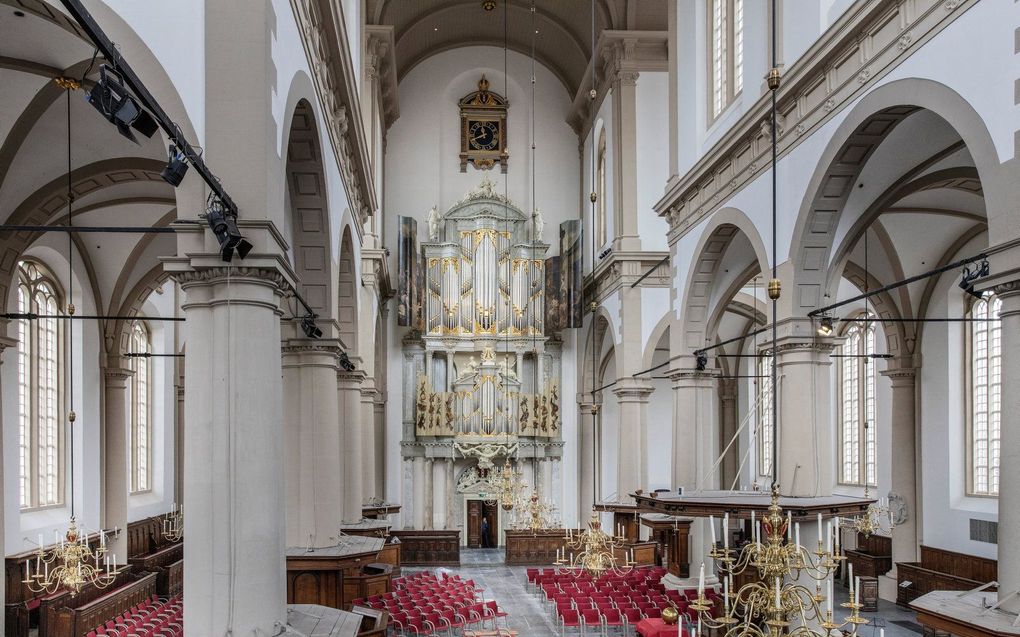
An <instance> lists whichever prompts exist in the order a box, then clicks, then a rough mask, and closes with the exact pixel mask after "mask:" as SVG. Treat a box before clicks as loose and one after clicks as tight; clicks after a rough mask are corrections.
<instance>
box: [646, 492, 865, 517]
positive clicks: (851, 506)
mask: <svg viewBox="0 0 1020 637" xmlns="http://www.w3.org/2000/svg"><path fill="white" fill-rule="evenodd" d="M631 497H633V498H634V500H635V501H637V503H638V506H639V507H640V508H641V509H642V510H643V511H654V512H657V513H665V514H667V515H680V516H687V517H694V518H707V517H708V516H710V515H714V516H716V517H722V516H723V515H724V514H726V513H729V514H730V517H731V518H749V517H751V511H755V513H756V514H757V515H759V516H760V515H761V514H762V513H764V512H765V511H767V510H768V508H769V505H770V504H771V503H772V496H771V494H769V493H766V492H764V491H762V492H755V491H699V492H697V493H692V494H690V495H682V496H680V495H666V494H661V495H657V496H656V497H652V495H651V494H647V493H642V494H640V495H632V496H631ZM873 502H875V500H874V498H869V499H865V498H855V497H851V496H844V495H830V496H823V497H817V498H795V497H788V496H782V497H780V498H779V506H781V507H782V508H783V511H784V512H785V511H789V512H790V514H791V515H792V516H793V519H794V520H796V521H801V520H808V521H811V520H814V519H815V518H816V516H817V515H818V514H819V513H821V514H822V517H824V518H831V517H834V516H837V515H839V516H842V517H854V516H857V515H860V514H862V513H864V512H865V511H867V509H868V505H870V504H872V503H873Z"/></svg>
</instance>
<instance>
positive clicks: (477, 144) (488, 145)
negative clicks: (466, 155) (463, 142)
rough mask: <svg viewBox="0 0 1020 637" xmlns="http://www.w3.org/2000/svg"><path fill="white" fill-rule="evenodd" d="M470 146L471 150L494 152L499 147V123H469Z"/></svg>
mask: <svg viewBox="0 0 1020 637" xmlns="http://www.w3.org/2000/svg"><path fill="white" fill-rule="evenodd" d="M468 146H469V148H471V150H494V149H496V148H497V147H499V123H498V122H491V121H488V122H486V121H479V122H468Z"/></svg>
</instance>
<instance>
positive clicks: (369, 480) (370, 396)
mask: <svg viewBox="0 0 1020 637" xmlns="http://www.w3.org/2000/svg"><path fill="white" fill-rule="evenodd" d="M378 393H379V390H377V389H376V388H375V379H374V378H366V379H365V382H364V383H363V384H362V386H361V422H360V425H359V426H360V427H361V428H362V432H363V435H362V439H361V456H362V459H363V463H362V467H361V473H362V483H361V489H362V491H361V498H362V500H368V499H369V498H374V497H382V495H383V493H382V491H381V490H380V489H379V485H377V484H376V463H378V462H381V461H382V456H378V455H377V454H376V441H375V437H376V427H375V403H376V394H378Z"/></svg>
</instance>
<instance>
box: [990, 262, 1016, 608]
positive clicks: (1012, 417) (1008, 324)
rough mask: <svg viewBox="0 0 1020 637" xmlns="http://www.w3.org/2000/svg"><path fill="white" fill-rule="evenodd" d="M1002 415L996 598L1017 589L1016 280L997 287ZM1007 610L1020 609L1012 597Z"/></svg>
mask: <svg viewBox="0 0 1020 637" xmlns="http://www.w3.org/2000/svg"><path fill="white" fill-rule="evenodd" d="M995 293H996V295H998V297H999V299H1000V300H1001V301H1002V308H1001V309H1000V310H999V317H1000V319H1001V323H1000V327H1001V329H1002V375H1001V378H1002V389H1001V397H1002V416H1001V422H1000V443H999V450H1000V451H999V454H1000V455H999V597H1000V598H1002V597H1004V596H1006V595H1008V594H1010V593H1013V592H1015V591H1017V590H1020V387H1018V386H1017V379H1018V378H1020V281H1012V282H1010V283H1005V284H1003V285H999V286H997V287H996V288H995ZM1009 604H1010V608H1011V610H1013V611H1014V612H1016V610H1017V609H1018V608H1020V601H1018V600H1017V598H1015V597H1014V598H1013V600H1011V601H1010V603H1009Z"/></svg>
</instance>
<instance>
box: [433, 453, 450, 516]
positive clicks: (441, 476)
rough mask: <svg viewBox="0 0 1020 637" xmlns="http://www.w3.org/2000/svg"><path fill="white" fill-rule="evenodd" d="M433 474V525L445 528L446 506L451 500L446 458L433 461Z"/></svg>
mask: <svg viewBox="0 0 1020 637" xmlns="http://www.w3.org/2000/svg"><path fill="white" fill-rule="evenodd" d="M432 475H433V477H432V484H433V485H434V488H433V493H435V496H434V497H433V502H434V504H433V507H432V527H433V528H436V529H444V528H446V515H447V513H448V510H447V508H446V507H447V504H448V502H449V496H448V494H447V490H448V489H449V488H450V485H449V483H448V482H447V481H446V461H445V460H440V461H439V462H433V463H432Z"/></svg>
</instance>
